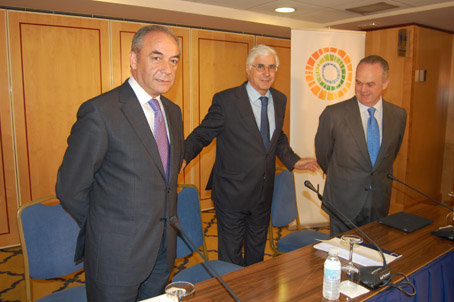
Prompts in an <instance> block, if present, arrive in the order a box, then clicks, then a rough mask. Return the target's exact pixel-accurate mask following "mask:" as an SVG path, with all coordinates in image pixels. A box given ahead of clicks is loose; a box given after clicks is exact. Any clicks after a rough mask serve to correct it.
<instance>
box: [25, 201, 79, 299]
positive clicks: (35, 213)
mask: <svg viewBox="0 0 454 302" xmlns="http://www.w3.org/2000/svg"><path fill="white" fill-rule="evenodd" d="M52 199H56V197H55V196H48V197H44V198H40V199H38V200H35V201H31V202H30V203H27V204H25V205H23V206H21V207H20V208H19V210H18V212H17V224H18V227H19V236H20V241H21V245H22V252H23V256H24V268H25V288H26V292H27V301H32V292H31V284H30V283H31V282H30V278H33V279H52V278H57V277H61V276H65V275H68V274H71V273H73V272H76V271H78V270H80V269H82V267H83V264H82V263H79V264H75V263H74V251H75V248H76V239H77V235H78V233H79V226H78V225H77V223H76V222H75V221H74V219H73V218H72V217H71V216H70V215H69V214H68V213H66V211H65V210H64V209H63V208H62V206H61V205H60V204H57V205H43V204H42V203H43V202H45V201H49V200H52ZM37 301H40V302H53V301H65V302H72V301H74V302H76V301H77V302H81V301H87V297H86V292H85V285H80V286H76V287H71V288H68V289H64V290H61V291H58V292H55V293H52V294H50V295H48V296H46V297H43V298H41V299H39V300H37Z"/></svg>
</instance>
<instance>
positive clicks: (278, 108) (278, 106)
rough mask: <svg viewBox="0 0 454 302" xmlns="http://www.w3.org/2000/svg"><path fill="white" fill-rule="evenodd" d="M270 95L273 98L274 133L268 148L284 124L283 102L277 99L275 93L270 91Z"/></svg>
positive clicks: (275, 139)
mask: <svg viewBox="0 0 454 302" xmlns="http://www.w3.org/2000/svg"><path fill="white" fill-rule="evenodd" d="M270 91H271V95H272V96H273V104H274V122H275V128H274V132H273V134H272V136H271V140H270V146H271V145H272V144H274V143H275V142H276V141H277V139H278V137H279V135H278V133H279V131H280V130H281V129H282V125H283V124H284V117H285V104H284V100H282V99H281V98H279V97H278V96H277V95H276V94H275V93H273V90H272V89H271V90H270Z"/></svg>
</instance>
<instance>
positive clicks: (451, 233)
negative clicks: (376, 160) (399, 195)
mask: <svg viewBox="0 0 454 302" xmlns="http://www.w3.org/2000/svg"><path fill="white" fill-rule="evenodd" d="M386 176H387V177H388V178H389V179H391V180H394V181H397V182H398V183H401V184H403V185H404V186H406V187H408V188H410V189H412V190H413V191H415V192H417V193H419V194H421V195H422V196H424V197H426V198H428V199H430V200H431V201H433V202H435V203H436V204H438V205H440V206H442V207H444V208H446V209H448V210H450V211H451V212H452V213H451V215H454V210H453V208H451V207H450V206H448V205H447V204H445V203H443V202H440V201H438V200H436V199H434V198H432V197H430V196H429V195H427V194H425V193H423V192H421V191H419V190H418V189H416V188H414V187H412V186H410V185H409V184H406V183H404V182H403V181H401V180H400V179H398V178H397V177H395V176H394V175H392V174H387V175H386ZM432 234H433V235H435V236H438V237H441V238H447V239H449V240H453V241H454V226H453V225H447V226H444V227H439V228H438V229H436V230H435V231H433V232H432Z"/></svg>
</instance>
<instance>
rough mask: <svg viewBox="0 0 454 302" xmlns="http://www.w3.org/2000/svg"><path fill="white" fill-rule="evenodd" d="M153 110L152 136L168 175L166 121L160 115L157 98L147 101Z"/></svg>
mask: <svg viewBox="0 0 454 302" xmlns="http://www.w3.org/2000/svg"><path fill="white" fill-rule="evenodd" d="M148 103H149V104H150V106H151V108H152V109H153V111H154V133H153V134H154V138H155V140H156V144H157V145H158V149H159V155H160V156H161V161H162V166H163V167H164V171H165V173H166V177H167V176H168V162H169V141H168V139H167V130H166V123H165V121H164V118H163V116H162V111H161V107H160V106H159V103H158V100H157V99H151V100H150V101H149V102H148Z"/></svg>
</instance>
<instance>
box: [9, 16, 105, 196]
mask: <svg viewBox="0 0 454 302" xmlns="http://www.w3.org/2000/svg"><path fill="white" fill-rule="evenodd" d="M8 22H9V29H10V33H9V37H10V49H11V76H12V78H11V83H12V97H13V107H14V121H13V123H14V128H15V135H16V143H17V145H16V152H17V159H18V174H19V175H18V183H19V192H20V200H19V203H24V202H27V201H30V200H32V199H36V198H39V197H43V196H47V195H51V194H55V189H54V187H55V182H56V175H57V170H58V167H59V166H60V164H61V160H62V158H63V154H64V151H65V149H66V146H67V143H66V139H67V137H68V135H69V133H70V129H71V126H72V125H73V124H74V122H75V120H76V113H77V109H78V108H79V106H80V104H81V103H82V102H84V101H86V100H88V99H90V98H92V97H94V96H96V95H99V94H100V93H102V92H105V91H108V90H110V89H111V76H110V73H111V72H110V63H109V61H110V55H109V33H108V21H107V20H97V19H88V18H81V17H69V16H58V15H48V14H38V13H26V12H16V11H9V12H8Z"/></svg>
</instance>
